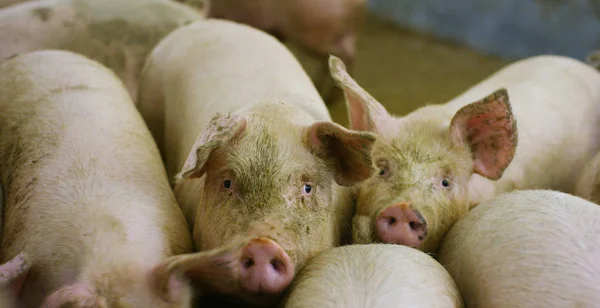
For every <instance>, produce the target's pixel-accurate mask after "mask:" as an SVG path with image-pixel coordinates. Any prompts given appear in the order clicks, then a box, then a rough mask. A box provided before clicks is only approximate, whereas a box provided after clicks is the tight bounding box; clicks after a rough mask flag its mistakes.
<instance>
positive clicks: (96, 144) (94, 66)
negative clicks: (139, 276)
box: [0, 50, 191, 302]
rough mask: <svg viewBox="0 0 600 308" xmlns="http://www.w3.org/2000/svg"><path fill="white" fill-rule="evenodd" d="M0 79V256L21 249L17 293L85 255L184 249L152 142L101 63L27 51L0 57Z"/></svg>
mask: <svg viewBox="0 0 600 308" xmlns="http://www.w3.org/2000/svg"><path fill="white" fill-rule="evenodd" d="M0 88H1V89H2V91H0V110H2V112H1V113H0V157H1V158H2V159H1V160H0V181H1V182H0V183H1V185H2V188H3V191H4V201H5V203H4V208H5V215H4V223H5V224H4V228H3V236H2V239H1V243H2V245H1V249H0V260H1V261H2V262H4V261H6V260H8V259H9V258H11V257H13V256H14V255H16V254H17V253H20V252H26V253H27V254H28V255H29V257H30V259H31V263H32V264H33V267H32V269H31V271H30V274H29V277H31V279H29V278H28V280H27V281H29V282H30V283H33V284H34V285H33V286H32V285H29V286H28V285H25V286H24V291H23V292H25V293H23V298H26V299H28V300H29V299H30V298H31V300H32V301H34V302H35V300H36V298H37V297H38V296H43V294H42V293H43V292H39V291H40V290H43V291H46V292H49V291H50V290H53V289H55V288H57V287H58V286H61V285H64V284H66V283H69V282H71V281H72V279H74V278H75V276H77V275H78V271H79V270H80V266H84V265H85V264H84V263H85V262H92V264H96V263H94V262H99V261H100V260H103V261H102V262H104V260H109V259H110V260H114V259H117V260H119V258H121V259H120V260H121V261H123V262H126V261H125V260H130V259H131V258H143V259H144V263H145V264H152V263H153V262H154V263H158V262H159V261H160V260H162V259H163V258H164V257H165V256H167V255H171V254H174V253H183V252H187V251H190V250H191V239H190V234H189V231H188V230H187V227H186V223H185V220H184V218H183V214H182V213H181V211H180V210H179V209H178V207H177V204H176V203H175V199H174V196H173V194H172V192H171V191H170V188H169V185H168V182H167V179H166V176H165V170H164V167H163V166H162V164H161V160H160V156H159V154H158V151H157V148H156V145H155V144H154V142H153V140H152V137H151V136H150V134H149V132H148V130H147V128H146V127H145V126H144V124H143V121H142V119H141V117H140V115H139V113H137V111H136V109H135V106H134V104H133V103H132V101H131V99H130V98H129V96H128V93H127V91H126V90H125V88H124V86H123V84H122V83H121V82H120V81H119V80H118V79H117V78H116V76H115V75H114V74H113V73H112V72H111V71H109V70H108V69H106V68H105V67H103V66H101V65H100V64H99V63H97V62H95V61H91V60H89V59H86V58H85V57H83V56H81V55H77V54H74V53H70V52H65V51H53V50H49V51H37V52H32V53H26V54H23V55H19V56H17V57H15V58H13V59H11V60H9V61H6V62H4V63H3V64H2V65H0ZM123 247H127V249H126V251H125V250H123V249H122V248H123ZM130 249H133V250H134V251H136V254H133V255H132V254H128V253H127V252H128V251H131V250H130ZM107 252H110V256H111V257H110V258H106V257H107V255H106V253H107ZM122 253H123V255H121V254H122ZM96 257H99V258H101V259H99V260H95V259H94V258H96ZM90 259H91V260H90ZM106 262H108V261H106ZM53 274H55V275H53ZM26 284H27V282H26ZM31 290H38V292H35V293H27V292H31Z"/></svg>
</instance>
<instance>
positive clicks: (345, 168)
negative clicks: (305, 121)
mask: <svg viewBox="0 0 600 308" xmlns="http://www.w3.org/2000/svg"><path fill="white" fill-rule="evenodd" d="M284 112H285V111H282V110H280V109H276V110H272V112H271V114H272V116H271V117H268V116H264V114H265V112H262V113H261V114H260V115H259V114H252V115H249V116H239V115H216V116H215V117H214V118H213V120H212V121H211V122H210V123H209V124H208V126H207V127H206V128H205V129H204V131H203V132H202V134H201V136H200V137H199V139H198V141H197V142H196V144H195V145H194V147H193V150H192V152H191V153H190V156H189V157H188V160H187V161H186V163H185V165H184V167H183V170H182V172H181V173H180V174H179V175H178V176H177V179H176V181H177V183H179V182H181V181H190V180H192V179H193V178H200V177H203V179H204V182H203V184H202V187H201V188H200V189H199V191H198V193H199V194H200V202H199V204H198V210H197V213H196V220H195V225H194V230H193V233H194V234H193V235H194V241H195V243H196V245H197V247H198V248H199V249H200V250H205V249H213V248H215V247H219V246H221V245H223V244H225V243H227V242H229V241H231V240H233V239H236V238H246V237H251V238H254V239H255V240H254V241H253V242H252V243H250V244H249V245H248V246H247V247H245V248H244V256H243V260H240V262H241V269H240V275H241V276H240V277H241V281H240V284H239V286H238V287H237V288H236V289H235V290H229V291H233V292H234V293H237V294H238V295H241V296H242V297H246V298H249V297H252V296H254V295H261V294H262V295H265V294H266V295H278V294H280V293H281V292H282V291H283V290H284V289H285V288H286V287H287V285H288V284H289V282H290V281H291V278H292V277H293V275H294V274H295V272H296V271H297V270H299V269H300V268H301V267H302V266H303V265H304V263H305V262H306V261H307V260H308V259H310V258H312V257H313V256H315V255H316V254H318V253H320V252H322V251H323V250H325V249H328V248H331V247H333V246H334V245H336V244H337V243H338V242H339V240H340V236H341V231H340V230H342V228H343V227H344V226H339V225H336V221H337V218H336V209H335V204H336V195H337V191H338V187H337V185H342V186H350V185H353V184H355V183H357V182H360V181H362V180H365V179H367V178H369V177H370V176H371V174H372V173H373V171H374V168H373V166H372V161H371V150H372V144H373V142H374V140H375V137H374V135H373V134H371V133H365V132H355V131H350V130H347V129H345V128H343V127H342V126H340V125H337V124H334V123H331V122H316V123H314V124H312V125H307V126H305V125H298V124H294V123H289V121H287V120H285V119H286V118H288V117H286V116H283V119H278V117H280V116H281V115H282V114H283V113H284ZM288 119H289V118H288ZM176 185H177V184H176ZM176 189H177V188H176ZM343 206H351V205H350V204H346V205H343ZM265 262H266V264H265ZM269 262H270V264H269ZM259 267H260V268H259ZM244 276H245V277H244ZM242 278H243V279H242Z"/></svg>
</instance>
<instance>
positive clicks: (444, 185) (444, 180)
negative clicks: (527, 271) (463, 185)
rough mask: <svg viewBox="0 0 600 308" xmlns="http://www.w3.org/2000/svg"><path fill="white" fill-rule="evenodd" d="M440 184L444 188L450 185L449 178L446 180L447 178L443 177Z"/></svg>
mask: <svg viewBox="0 0 600 308" xmlns="http://www.w3.org/2000/svg"><path fill="white" fill-rule="evenodd" d="M442 186H443V187H446V188H447V187H450V180H448V179H443V180H442Z"/></svg>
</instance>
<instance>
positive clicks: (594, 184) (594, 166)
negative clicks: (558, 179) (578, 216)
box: [575, 153, 600, 204]
mask: <svg viewBox="0 0 600 308" xmlns="http://www.w3.org/2000/svg"><path fill="white" fill-rule="evenodd" d="M575 195H576V196H579V197H581V198H584V199H586V200H589V201H592V202H594V203H597V204H600V153H598V154H596V155H595V156H594V157H593V158H592V159H591V160H590V161H589V162H588V163H587V164H586V165H585V167H584V168H583V170H582V172H581V177H580V178H579V180H578V181H577V186H576V187H575Z"/></svg>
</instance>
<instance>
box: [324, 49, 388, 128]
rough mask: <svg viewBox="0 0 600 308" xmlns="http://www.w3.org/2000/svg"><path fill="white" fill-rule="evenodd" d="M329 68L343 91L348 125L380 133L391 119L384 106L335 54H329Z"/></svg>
mask: <svg viewBox="0 0 600 308" xmlns="http://www.w3.org/2000/svg"><path fill="white" fill-rule="evenodd" d="M329 70H330V72H331V77H332V78H333V80H334V81H335V83H336V84H337V86H338V87H340V88H341V89H342V90H343V91H344V97H345V98H346V107H347V108H348V116H349V121H350V125H349V127H350V128H351V129H355V130H360V131H370V132H374V133H380V134H381V133H382V132H383V130H384V128H385V127H386V124H387V123H388V122H389V121H390V120H391V119H392V116H390V114H389V113H388V112H387V110H385V107H383V105H381V104H380V103H379V102H378V101H377V100H375V99H374V98H373V97H372V96H371V95H370V94H369V93H368V92H367V91H365V90H364V89H363V88H361V87H360V86H359V85H358V83H356V81H354V79H352V77H350V74H348V72H347V71H346V66H345V65H344V63H343V62H342V60H340V59H339V58H337V57H336V56H331V55H330V56H329Z"/></svg>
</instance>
